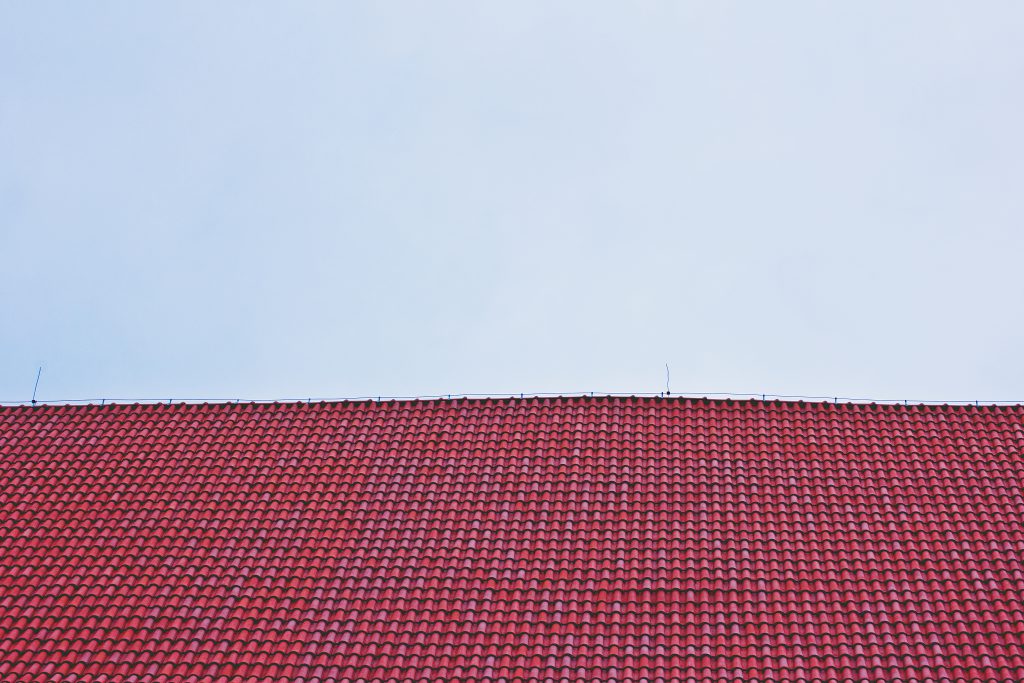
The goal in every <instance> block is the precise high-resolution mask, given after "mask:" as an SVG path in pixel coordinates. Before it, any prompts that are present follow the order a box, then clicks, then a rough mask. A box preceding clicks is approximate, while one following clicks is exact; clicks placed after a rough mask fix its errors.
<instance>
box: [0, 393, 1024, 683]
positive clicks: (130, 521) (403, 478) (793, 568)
mask: <svg viewBox="0 0 1024 683" xmlns="http://www.w3.org/2000/svg"><path fill="white" fill-rule="evenodd" d="M1022 418H1024V409H1022V408H1021V407H980V408H977V407H949V406H944V407H924V406H909V407H904V406H868V405H831V404H797V403H762V402H743V403H732V402H709V401H700V400H677V399H668V400H659V399H640V398H593V399H578V398H573V399H568V398H567V399H526V400H475V401H467V400H455V401H423V402H398V403H381V404H378V403H324V404H312V405H303V404H275V405H267V404H263V405H259V404H256V405H252V404H243V405H202V406H200V405H174V406H166V405H164V406H161V405H145V406H124V405H121V406H103V407H100V406H86V407H37V408H5V409H0V537H2V539H0V540H2V544H0V680H3V681H28V680H61V681H70V680H80V681H133V680H146V681H155V680H162V681H210V682H212V681H307V682H309V681H320V682H325V681H334V682H338V681H427V680H445V681H468V680H488V681H491V680H498V681H502V680H505V681H560V682H563V681H591V680H601V681H622V682H627V681H652V682H654V681H659V682H660V681H705V682H706V681H738V680H762V681H815V680H879V681H881V680H887V681H925V680H932V681H947V680H948V681H958V680H1000V681H1009V680H1015V681H1020V680H1024V607H1022V603H1024V566H1022V562H1021V560H1022V556H1024V497H1022V493H1021V483H1022V480H1024V459H1022V456H1021V448H1022V445H1024V426H1022V425H1024V420H1022Z"/></svg>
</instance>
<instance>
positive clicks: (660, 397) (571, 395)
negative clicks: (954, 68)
mask: <svg viewBox="0 0 1024 683" xmlns="http://www.w3.org/2000/svg"><path fill="white" fill-rule="evenodd" d="M578 399H586V400H601V399H625V400H628V399H643V400H656V401H673V402H701V403H716V404H725V405H731V404H735V403H755V404H757V403H763V404H776V405H777V404H796V405H806V404H812V405H822V404H825V405H828V404H833V405H879V406H883V405H885V406H901V407H910V406H934V407H942V406H949V407H976V408H980V407H1022V406H1024V401H970V400H954V401H937V400H936V401H931V400H910V399H877V398H856V397H846V396H798V395H792V394H762V393H747V394H743V393H726V392H717V393H711V392H709V393H668V392H658V393H614V392H593V391H590V392H565V393H543V392H537V393H526V392H518V393H508V394H434V395H420V396H384V395H378V396H346V397H337V398H322V397H321V398H317V397H310V398H284V399H192V398H185V399H174V398H170V399H56V400H36V401H0V408H41V407H75V406H80V407H105V406H139V405H154V406H159V405H165V406H173V405H323V404H349V403H351V404H365V403H382V404H383V403H447V402H454V401H459V402H474V403H476V402H481V403H482V402H488V401H523V402H526V401H537V400H578Z"/></svg>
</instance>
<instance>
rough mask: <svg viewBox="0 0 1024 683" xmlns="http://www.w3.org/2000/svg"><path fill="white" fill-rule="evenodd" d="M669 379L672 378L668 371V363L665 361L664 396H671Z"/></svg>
mask: <svg viewBox="0 0 1024 683" xmlns="http://www.w3.org/2000/svg"><path fill="white" fill-rule="evenodd" d="M671 379H672V375H671V374H670V373H669V371H668V363H665V395H666V396H671V395H672V387H671V385H670V381H671Z"/></svg>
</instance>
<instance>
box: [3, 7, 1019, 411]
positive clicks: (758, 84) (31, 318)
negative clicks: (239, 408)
mask: <svg viewBox="0 0 1024 683" xmlns="http://www.w3.org/2000/svg"><path fill="white" fill-rule="evenodd" d="M1022 35H1024V5H1020V4H1019V3H1014V2H1005V3H1000V2H985V3H973V4H970V5H966V4H963V3H952V2H900V3H892V2H866V3H865V2H856V3H843V4H839V3H816V2H814V3H812V2H806V3H778V2H773V3H754V2H748V3H718V2H699V3H697V2H690V3H684V2H668V3H652V2H643V3H617V2H616V3H594V2H585V3H582V2H581V3H547V2H544V3H529V2H521V1H517V2H508V3H469V2H464V3H442V2H429V3H411V2H409V3H378V2H373V3H369V2H367V3H348V2H346V3H309V2H306V3H251V2H245V3H241V2H239V3H228V2H218V3H199V2H194V3H185V2H175V3H169V2H168V3H134V2H118V3H111V2H106V3H72V2H65V3H45V2H23V3H14V2H7V3H4V4H2V5H0V263H2V270H0V296H2V303H0V326H2V329H0V333H2V337H0V400H20V399H26V398H28V397H29V395H30V394H31V391H32V382H33V380H34V377H35V368H36V366H37V365H38V364H39V363H44V364H45V370H44V374H43V378H42V382H41V385H40V392H39V395H40V398H42V399H47V398H50V399H57V398H93V397H115V398H160V397H179V398H186V397H187V398H203V397H209V398H235V397H240V398H275V397H304V396H347V395H362V394H374V395H376V394H435V393H447V392H519V391H525V392H540V391H555V392H557V391H565V392H569V391H591V390H594V391H624V392H629V391H636V392H651V391H659V390H660V389H661V388H662V384H663V379H664V377H663V375H664V370H663V367H664V363H666V362H667V363H669V364H670V365H671V368H672V380H673V389H674V390H676V391H678V392H686V391H699V392H704V391H737V392H740V391H743V392H746V391H753V392H762V391H763V392H769V393H804V394H825V395H834V394H839V395H845V396H865V397H877V398H911V399H914V398H916V399H976V398H977V399H992V400H1014V399H1024V360H1022V351H1024V315H1022V314H1024V273H1022V267H1021V259H1022V256H1024V125H1022V123H1021V122H1022V121H1024V41H1022V40H1021V36H1022Z"/></svg>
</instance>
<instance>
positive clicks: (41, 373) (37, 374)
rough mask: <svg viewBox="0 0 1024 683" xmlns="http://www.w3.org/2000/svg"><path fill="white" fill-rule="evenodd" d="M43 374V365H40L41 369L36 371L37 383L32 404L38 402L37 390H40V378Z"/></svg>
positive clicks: (33, 390) (33, 389) (33, 388)
mask: <svg viewBox="0 0 1024 683" xmlns="http://www.w3.org/2000/svg"><path fill="white" fill-rule="evenodd" d="M42 376H43V366H42V365H40V366H39V370H38V371H37V372H36V385H35V386H34V387H32V405H35V404H36V392H37V391H39V378H40V377H42Z"/></svg>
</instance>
